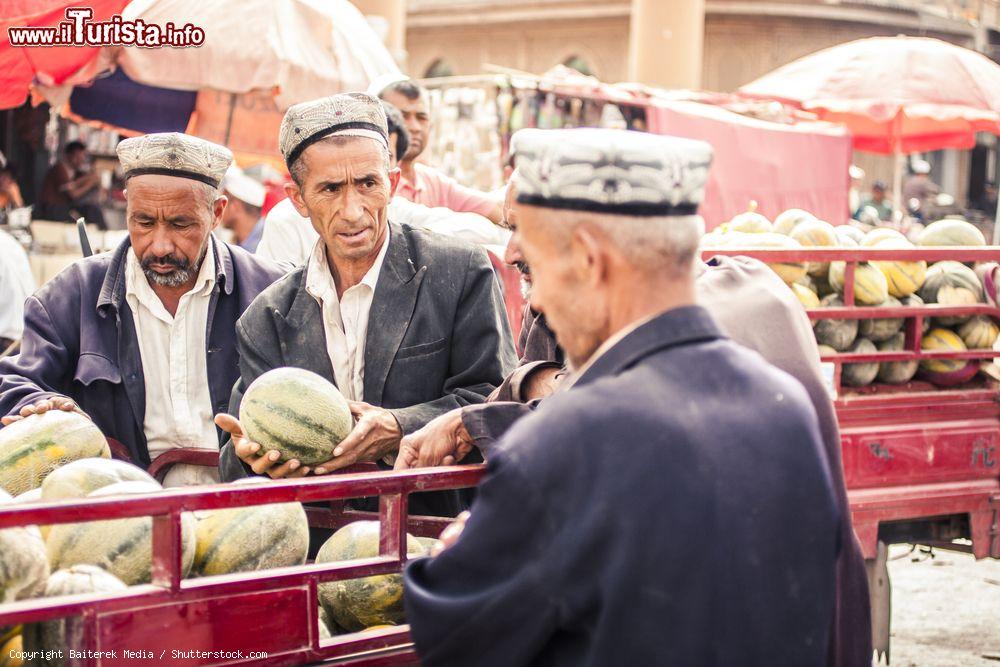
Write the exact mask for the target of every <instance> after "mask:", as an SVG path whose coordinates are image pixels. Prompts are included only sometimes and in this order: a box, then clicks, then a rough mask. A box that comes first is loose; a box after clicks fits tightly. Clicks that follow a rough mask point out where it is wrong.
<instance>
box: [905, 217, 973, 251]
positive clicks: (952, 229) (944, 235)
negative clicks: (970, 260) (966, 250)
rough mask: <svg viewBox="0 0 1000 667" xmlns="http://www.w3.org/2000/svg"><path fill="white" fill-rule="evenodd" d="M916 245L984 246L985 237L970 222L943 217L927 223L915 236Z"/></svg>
mask: <svg viewBox="0 0 1000 667" xmlns="http://www.w3.org/2000/svg"><path fill="white" fill-rule="evenodd" d="M917 245H921V246H984V245H986V237H985V236H983V233H982V232H981V231H979V229H978V228H976V226H975V225H973V224H972V223H970V222H966V221H965V220H957V219H955V218H945V219H944V220H938V221H937V222H932V223H931V224H929V225H927V226H926V227H925V228H924V229H923V231H922V232H920V236H918V237H917Z"/></svg>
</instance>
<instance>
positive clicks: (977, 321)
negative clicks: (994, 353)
mask: <svg viewBox="0 0 1000 667" xmlns="http://www.w3.org/2000/svg"><path fill="white" fill-rule="evenodd" d="M958 335H959V336H961V337H962V342H964V343H965V346H966V347H968V348H969V349H970V350H992V349H993V344H994V343H995V342H997V337H998V336H1000V327H998V326H997V323H996V322H994V321H993V319H992V318H990V317H987V316H985V315H976V316H975V317H973V318H972V319H971V320H969V321H968V322H966V323H965V324H963V325H962V326H961V327H959V329H958Z"/></svg>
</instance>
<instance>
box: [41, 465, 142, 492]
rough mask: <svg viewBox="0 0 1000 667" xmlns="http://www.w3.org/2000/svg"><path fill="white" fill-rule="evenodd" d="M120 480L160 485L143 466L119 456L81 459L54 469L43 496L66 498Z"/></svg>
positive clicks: (44, 485) (44, 488) (47, 478)
mask: <svg viewBox="0 0 1000 667" xmlns="http://www.w3.org/2000/svg"><path fill="white" fill-rule="evenodd" d="M118 482H149V483H151V484H155V485H156V486H158V487H159V486H160V483H159V482H157V481H156V480H155V479H153V478H152V477H151V476H150V475H149V473H147V472H146V471H145V470H143V469H142V468H140V467H138V466H135V465H132V464H131V463H127V462H125V461H118V460H116V459H80V460H79V461H72V462H70V463H67V464H66V465H64V466H62V467H60V468H58V469H56V470H54V471H52V473H51V474H50V475H49V476H48V477H46V478H45V481H44V482H42V498H44V499H45V500H66V499H70V498H84V497H86V496H87V494H89V493H91V492H92V491H96V490H97V489H100V488H103V487H105V486H110V485H111V484H117V483H118Z"/></svg>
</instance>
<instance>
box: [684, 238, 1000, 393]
mask: <svg viewBox="0 0 1000 667" xmlns="http://www.w3.org/2000/svg"><path fill="white" fill-rule="evenodd" d="M701 252H702V258H703V259H708V258H710V257H712V256H713V255H729V256H733V255H743V256H747V257H753V258H755V259H758V260H760V261H762V262H767V263H778V262H781V263H789V262H791V263H797V262H845V269H844V297H843V300H844V306H843V307H837V308H811V309H808V310H807V311H806V312H807V314H808V315H809V319H810V320H813V321H816V320H824V319H832V320H843V319H852V320H860V319H882V318H905V319H906V322H905V324H904V327H905V329H904V331H905V334H906V342H905V344H904V349H903V350H901V351H898V352H872V353H850V352H838V353H837V354H833V355H824V356H823V357H822V360H823V361H829V362H833V363H834V364H836V375H835V384H836V387H837V390H838V393H839V391H840V389H841V387H840V376H841V370H842V365H843V364H845V363H868V362H878V363H881V362H893V361H921V360H924V359H969V360H973V359H984V360H985V359H992V358H993V357H997V356H1000V354H998V353H997V352H996V351H994V350H988V349H982V350H962V351H958V350H943V351H942V350H922V349H921V347H920V341H921V338H922V336H921V331H922V329H923V323H924V320H925V319H927V318H933V317H948V316H965V315H970V316H971V315H988V316H991V317H994V318H997V319H1000V308H997V307H996V306H992V305H990V304H987V303H980V304H976V305H968V306H942V305H938V304H926V305H922V306H859V305H856V304H855V301H854V276H855V271H856V269H857V264H858V263H859V262H871V261H905V262H919V261H926V262H927V264H928V266H930V265H931V264H933V263H935V262H939V261H944V260H951V261H957V262H1000V247H986V248H966V247H954V248H941V247H935V248H930V247H927V248H923V247H916V248H830V249H818V248H810V249H802V250H799V249H794V250H785V249H779V250H763V249H759V248H703V249H702V251H701ZM991 393H995V392H992V390H991Z"/></svg>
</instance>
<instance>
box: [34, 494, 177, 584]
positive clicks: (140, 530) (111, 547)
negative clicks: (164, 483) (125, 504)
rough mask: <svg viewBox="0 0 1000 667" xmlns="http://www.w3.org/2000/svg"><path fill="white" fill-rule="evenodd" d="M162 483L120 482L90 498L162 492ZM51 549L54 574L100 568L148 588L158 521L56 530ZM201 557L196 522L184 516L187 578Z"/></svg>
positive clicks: (111, 521)
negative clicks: (70, 569)
mask: <svg viewBox="0 0 1000 667" xmlns="http://www.w3.org/2000/svg"><path fill="white" fill-rule="evenodd" d="M161 490H162V489H160V486H159V485H158V484H150V483H149V482H117V483H115V484H110V485H108V486H105V487H101V488H100V489H97V490H96V491H92V492H90V493H89V494H87V497H88V498H100V497H105V496H116V495H132V494H141V493H156V492H158V491H161ZM46 549H47V551H48V555H49V566H50V567H51V568H52V569H53V570H58V569H63V568H68V567H72V566H73V565H80V564H85V565H97V566H99V567H102V568H104V569H105V570H107V571H108V572H110V573H111V574H113V575H115V576H116V577H118V578H119V579H121V580H122V582H124V583H125V584H126V585H128V586H133V585H135V584H147V583H149V582H150V581H151V577H152V562H153V557H152V554H153V551H152V549H153V520H152V519H151V518H150V517H132V518H129V519H108V520H105V521H88V522H85V523H69V524H58V525H54V526H52V527H51V530H50V531H49V536H48V539H47V540H46ZM194 552H195V519H194V517H193V516H191V514H190V513H189V512H184V513H183V514H181V553H182V574H183V576H187V574H188V573H189V572H190V571H191V564H192V562H193V561H194Z"/></svg>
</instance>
